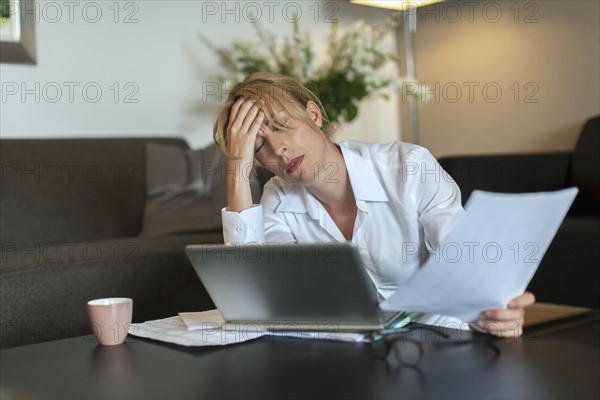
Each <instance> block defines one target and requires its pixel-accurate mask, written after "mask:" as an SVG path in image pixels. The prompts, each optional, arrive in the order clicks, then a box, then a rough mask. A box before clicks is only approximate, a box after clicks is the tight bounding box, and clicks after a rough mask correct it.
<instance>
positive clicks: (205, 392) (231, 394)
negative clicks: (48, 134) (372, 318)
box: [0, 312, 600, 399]
mask: <svg viewBox="0 0 600 400" xmlns="http://www.w3.org/2000/svg"><path fill="white" fill-rule="evenodd" d="M599 338H600V323H599V318H598V313H597V312H595V313H592V314H590V315H588V316H587V317H585V318H577V319H567V320H563V321H562V322H560V323H551V324H546V325H542V326H541V327H538V328H537V329H532V330H530V331H529V333H528V334H527V335H525V336H524V337H522V338H520V339H504V340H494V341H493V342H492V345H490V343H488V342H487V341H485V340H476V341H475V342H473V343H470V344H462V345H456V346H450V345H443V346H436V345H432V344H431V343H429V344H428V346H429V347H428V350H427V352H426V353H425V356H424V358H423V361H422V363H421V364H420V365H419V367H418V368H412V367H402V366H397V365H395V364H392V363H389V362H388V363H386V362H384V361H383V360H382V359H380V358H378V357H377V355H376V354H375V352H374V351H373V349H372V347H371V345H370V344H368V343H347V342H331V341H315V340H309V339H298V338H281V337H280V338H274V337H262V338H260V339H258V340H254V341H251V342H246V343H241V344H235V345H230V346H224V347H195V348H188V347H183V346H177V345H170V344H165V343H161V342H156V341H152V340H146V339H140V338H136V337H132V336H130V337H128V339H127V341H126V342H125V343H124V344H122V345H119V346H110V347H102V346H99V345H97V344H96V341H95V339H94V338H93V336H92V337H76V338H72V339H64V340H60V341H55V342H48V343H40V344H35V345H29V346H23V347H16V348H10V349H5V350H2V351H0V363H1V364H0V365H1V370H0V397H1V398H3V399H4V398H60V399H66V398H78V399H79V398H277V399H279V398H289V397H294V398H302V397H303V398H306V397H311V398H444V399H448V398H461V399H468V398H477V399H481V398H495V399H496V398H506V399H516V398H519V399H521V398H544V399H547V398H569V399H573V398H598V397H599V396H600V383H599V381H598V376H600V352H599V349H600V343H599V340H600V339H599ZM494 348H496V349H497V350H498V351H499V352H498V351H497V350H495V349H494Z"/></svg>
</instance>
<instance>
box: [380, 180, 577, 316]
mask: <svg viewBox="0 0 600 400" xmlns="http://www.w3.org/2000/svg"><path fill="white" fill-rule="evenodd" d="M576 194H577V189H576V188H569V189H564V190H560V191H555V192H539V193H521V194H507V193H490V192H482V191H477V190H476V191H474V192H473V193H472V195H471V197H470V198H469V201H468V203H467V204H466V206H465V210H466V213H465V215H464V216H463V218H462V220H461V221H460V222H459V224H458V226H457V227H456V229H455V230H454V231H453V232H452V233H450V234H449V235H448V237H447V238H446V239H445V241H444V242H443V243H441V244H435V245H434V248H433V249H432V251H431V252H430V255H429V258H428V259H427V261H426V262H425V264H424V265H423V266H422V267H421V268H420V270H419V271H418V272H417V273H416V274H415V275H414V276H413V277H412V278H411V279H410V280H409V281H408V282H406V283H405V284H403V285H401V286H400V287H399V288H398V289H397V290H396V292H395V293H394V294H393V295H392V296H390V297H389V298H388V299H387V300H385V301H384V302H383V303H381V305H380V307H381V308H382V309H384V310H409V311H420V312H426V313H433V314H442V315H450V316H454V317H457V318H460V319H461V320H463V321H467V322H471V321H476V320H477V319H479V318H480V316H481V315H480V313H481V312H482V311H485V310H488V309H494V308H505V307H506V306H507V304H508V302H509V301H510V300H511V299H512V298H514V297H516V296H518V295H520V294H522V293H523V292H524V291H525V289H526V288H527V285H528V284H529V281H530V280H531V278H532V277H533V275H534V274H535V271H536V269H537V267H538V265H539V262H540V260H541V259H542V257H543V255H544V253H545V252H546V250H547V248H548V246H549V245H550V242H551V241H552V239H553V238H554V235H555V234H556V231H557V230H558V228H559V226H560V224H561V222H562V220H563V219H564V217H565V215H566V213H567V211H568V209H569V207H570V206H571V203H572V202H573V200H574V198H575V196H576Z"/></svg>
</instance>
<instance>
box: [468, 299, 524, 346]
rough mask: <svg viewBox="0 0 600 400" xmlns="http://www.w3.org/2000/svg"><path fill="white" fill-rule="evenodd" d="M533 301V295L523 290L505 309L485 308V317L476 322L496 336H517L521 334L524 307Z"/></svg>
mask: <svg viewBox="0 0 600 400" xmlns="http://www.w3.org/2000/svg"><path fill="white" fill-rule="evenodd" d="M533 303H535V296H534V295H533V294H532V293H529V292H525V293H523V294H522V295H520V296H517V297H515V298H514V299H512V300H511V301H510V302H509V303H508V306H507V308H505V309H495V310H487V311H486V312H485V314H484V315H485V319H484V320H481V321H479V322H478V323H477V324H478V325H479V326H480V327H481V328H483V329H485V330H486V331H487V332H488V333H490V334H492V335H495V336H498V337H517V336H521V335H522V334H523V321H524V318H525V310H524V308H525V307H527V306H530V305H532V304H533Z"/></svg>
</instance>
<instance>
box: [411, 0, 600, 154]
mask: <svg viewBox="0 0 600 400" xmlns="http://www.w3.org/2000/svg"><path fill="white" fill-rule="evenodd" d="M599 47H600V2H598V1H577V0H573V1H571V0H569V1H566V0H562V1H536V2H531V1H520V2H515V1H471V2H468V1H459V2H450V1H449V2H443V3H437V4H431V5H429V6H427V7H426V8H424V9H420V10H419V13H418V31H417V35H416V48H415V51H416V69H417V78H418V79H419V80H420V81H421V82H424V83H426V84H427V86H428V87H429V88H430V89H432V90H434V91H436V93H432V95H431V96H429V97H430V101H429V102H428V103H426V104H422V105H420V106H419V124H420V133H421V139H422V140H421V142H422V143H423V144H424V145H425V146H427V147H429V148H430V149H431V150H432V152H433V153H434V154H436V155H438V156H440V155H446V154H472V153H507V152H530V151H560V150H570V149H572V148H573V147H574V146H575V142H576V139H577V137H578V135H579V131H580V129H581V127H582V125H583V123H584V122H585V120H586V119H587V118H589V117H590V116H592V115H597V114H600V48H599ZM471 89H472V92H471ZM500 91H501V92H500ZM436 96H437V97H436Z"/></svg>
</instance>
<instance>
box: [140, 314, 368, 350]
mask: <svg viewBox="0 0 600 400" xmlns="http://www.w3.org/2000/svg"><path fill="white" fill-rule="evenodd" d="M129 334H131V335H133V336H139V337H144V338H148V339H154V340H160V341H162V342H167V343H175V344H179V345H182V346H223V345H228V344H233V343H241V342H246V341H249V340H253V339H257V338H259V337H261V336H264V335H271V336H284V337H286V338H288V339H289V340H295V339H299V338H302V339H318V340H337V341H344V342H362V341H365V340H366V339H367V337H366V336H365V335H364V334H362V333H353V332H326V331H323V332H308V331H301V332H300V331H269V330H266V329H261V328H260V327H258V326H257V325H256V324H248V325H246V326H243V327H242V328H241V329H239V330H226V329H225V320H224V319H223V317H222V316H221V313H220V312H219V311H218V310H209V311H203V312H187V313H179V315H177V316H175V317H170V318H165V319H159V320H154V321H146V322H144V323H139V324H131V325H130V327H129Z"/></svg>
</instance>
